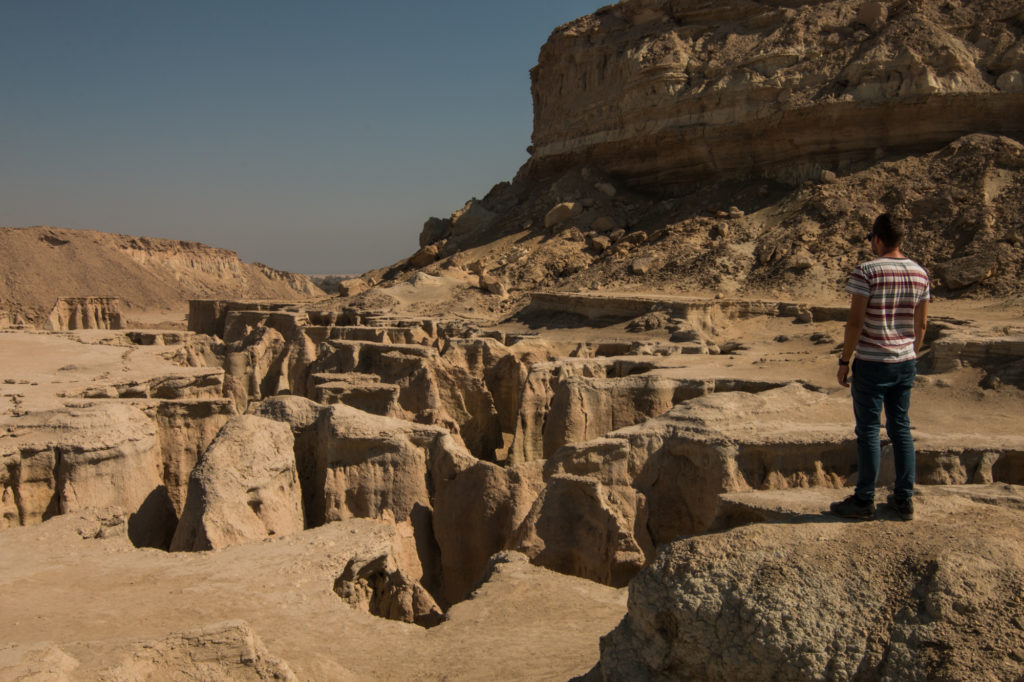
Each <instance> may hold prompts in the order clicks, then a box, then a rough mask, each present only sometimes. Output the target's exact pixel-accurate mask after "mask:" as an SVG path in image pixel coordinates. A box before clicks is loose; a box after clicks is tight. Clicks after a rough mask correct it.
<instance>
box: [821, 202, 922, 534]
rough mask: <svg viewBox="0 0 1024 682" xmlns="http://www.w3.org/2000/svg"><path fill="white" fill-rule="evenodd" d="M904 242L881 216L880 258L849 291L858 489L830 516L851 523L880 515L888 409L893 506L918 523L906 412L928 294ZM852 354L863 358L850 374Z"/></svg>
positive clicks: (846, 378) (847, 346) (844, 364)
mask: <svg viewBox="0 0 1024 682" xmlns="http://www.w3.org/2000/svg"><path fill="white" fill-rule="evenodd" d="M904 235H905V231H904V229H903V226H902V225H900V224H898V223H896V222H894V221H893V219H892V217H891V216H890V215H889V214H888V213H883V214H882V215H880V216H878V218H877V219H876V220H875V225H874V228H873V229H872V230H871V234H869V235H868V239H869V240H870V241H871V251H872V252H873V253H874V254H875V255H876V256H878V258H876V259H875V260H871V261H868V262H867V263H863V264H861V265H859V266H858V267H857V269H856V270H854V272H853V275H851V276H850V279H849V281H848V282H847V284H846V291H847V293H849V294H851V295H852V298H851V301H850V315H849V318H848V320H847V322H846V336H845V339H844V343H843V352H842V355H840V357H839V371H838V373H837V375H836V378H837V379H838V380H839V383H840V384H841V385H842V386H850V384H851V383H852V384H853V387H852V389H851V391H850V392H851V393H852V395H853V414H854V418H855V419H856V422H857V428H856V433H857V487H856V488H855V489H854V494H853V495H851V496H849V497H847V498H846V499H845V500H843V501H842V502H835V503H833V504H832V506H831V509H832V512H833V513H834V514H837V515H839V516H843V517H847V518H856V519H870V518H873V517H874V515H875V483H876V481H877V480H878V467H879V460H880V458H881V447H880V443H879V439H878V431H879V428H880V425H881V422H880V416H881V412H882V408H883V407H884V408H885V428H886V431H887V432H888V434H889V439H890V440H891V441H892V449H893V458H894V460H895V465H896V483H895V485H894V486H893V493H892V495H890V496H889V498H888V500H887V502H888V504H889V506H891V507H893V508H894V509H895V510H896V511H897V512H898V513H899V515H900V518H902V519H903V520H904V521H909V520H911V519H913V518H914V501H913V494H914V470H915V459H914V440H913V437H912V436H911V434H910V417H909V414H908V412H909V409H910V389H911V387H912V386H913V384H914V377H915V376H916V374H917V353H918V351H919V350H920V349H921V342H922V341H923V340H924V332H925V327H926V324H927V318H928V300H929V298H930V294H929V292H930V289H929V283H928V273H926V272H925V271H924V268H922V267H921V266H920V265H918V264H917V263H915V262H914V261H912V260H910V259H909V258H907V257H905V256H904V255H903V254H902V253H901V252H900V246H901V245H902V243H903V237H904ZM854 353H856V358H857V359H856V360H855V361H854V362H853V365H852V367H851V365H850V361H851V359H852V358H853V356H854ZM851 370H852V374H853V376H852V382H851V381H850V379H851V377H850V374H851Z"/></svg>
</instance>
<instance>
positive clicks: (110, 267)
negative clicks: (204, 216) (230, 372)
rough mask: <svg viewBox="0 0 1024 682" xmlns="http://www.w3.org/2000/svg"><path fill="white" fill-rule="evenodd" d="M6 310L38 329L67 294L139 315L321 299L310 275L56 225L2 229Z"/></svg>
mask: <svg viewBox="0 0 1024 682" xmlns="http://www.w3.org/2000/svg"><path fill="white" fill-rule="evenodd" d="M0 270H2V272H3V276H2V278H0V311H4V312H6V313H7V317H9V318H10V319H11V320H12V321H22V322H25V323H30V324H38V323H39V322H41V320H42V318H43V317H45V315H46V314H47V313H48V312H49V310H50V308H52V307H53V304H54V302H55V301H56V300H57V298H59V297H62V296H75V297H79V296H116V297H119V298H120V299H121V300H122V301H123V302H124V307H125V309H126V313H127V314H128V315H129V316H130V315H131V311H132V310H133V309H135V310H160V309H171V308H175V307H179V306H181V305H182V304H183V303H184V302H185V301H187V300H188V299H190V298H214V297H232V298H238V297H244V298H257V299H258V298H267V299H285V300H287V299H304V298H310V297H319V296H323V291H321V290H320V289H319V288H318V287H317V286H316V285H314V284H313V282H312V281H311V280H310V279H309V278H308V277H306V276H305V275H297V274H293V273H290V272H283V271H281V270H274V269H273V268H269V267H267V266H266V265H263V264H261V263H252V264H249V263H243V262H242V261H241V260H240V259H239V258H238V254H236V253H235V252H234V251H229V250H227V249H218V248H214V247H211V246H207V245H205V244H200V243H198V242H185V241H176V240H172V239H151V238H148V237H132V236H128V235H120V234H109V233H106V232H96V231H93V230H70V229H63V228H56V227H24V228H0Z"/></svg>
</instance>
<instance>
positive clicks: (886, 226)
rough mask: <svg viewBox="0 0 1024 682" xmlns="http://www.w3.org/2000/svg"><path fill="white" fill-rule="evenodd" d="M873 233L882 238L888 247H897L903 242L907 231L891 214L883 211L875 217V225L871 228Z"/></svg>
mask: <svg viewBox="0 0 1024 682" xmlns="http://www.w3.org/2000/svg"><path fill="white" fill-rule="evenodd" d="M871 234H873V235H874V236H876V237H878V238H879V239H881V240H882V243H883V244H885V246H886V248H889V249H895V248H897V247H898V246H899V245H900V244H902V243H903V238H904V237H905V236H906V234H907V233H906V230H904V229H903V226H902V225H900V224H899V223H897V222H894V221H893V219H892V216H891V215H889V214H888V213H883V214H882V215H880V216H878V217H877V218H875V226H874V227H873V228H871Z"/></svg>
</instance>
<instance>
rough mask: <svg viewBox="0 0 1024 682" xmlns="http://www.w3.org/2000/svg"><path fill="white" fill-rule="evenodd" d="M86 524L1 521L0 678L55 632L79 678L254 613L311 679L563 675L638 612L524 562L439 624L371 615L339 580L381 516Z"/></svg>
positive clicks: (376, 536) (608, 594)
mask: <svg viewBox="0 0 1024 682" xmlns="http://www.w3.org/2000/svg"><path fill="white" fill-rule="evenodd" d="M88 525H89V523H88V521H83V520H82V519H81V518H79V517H77V516H75V515H68V516H65V517H57V518H55V519H54V520H51V521H48V522H46V523H44V524H42V525H40V526H34V527H26V528H15V529H10V530H7V531H4V532H3V533H0V586H2V589H0V611H2V612H3V613H4V614H5V617H4V619H3V621H2V623H0V641H2V642H4V644H3V645H2V646H0V678H3V679H18V675H17V674H14V673H17V672H19V671H24V669H25V668H26V667H29V666H30V665H31V663H32V661H34V660H35V659H37V658H38V657H39V654H40V652H41V651H42V650H44V649H45V647H46V646H48V645H51V644H54V645H57V646H59V647H60V648H61V649H62V650H63V651H64V652H65V653H66V654H67V655H69V656H71V657H72V658H75V659H77V660H80V661H81V665H79V666H77V667H76V668H75V669H74V671H73V673H72V676H71V679H94V678H95V677H96V676H97V675H98V674H99V673H100V672H101V671H103V670H106V669H108V668H112V667H114V666H115V665H116V664H118V663H120V662H121V659H122V658H123V657H124V656H125V653H126V650H127V649H128V644H129V643H130V642H132V641H135V640H151V639H160V638H163V637H164V636H166V635H167V634H169V633H173V632H180V631H189V630H194V629H197V628H199V627H203V626H206V625H211V624H216V623H220V622H223V621H228V620H234V619H242V620H244V621H246V622H248V623H249V624H250V625H251V626H252V628H253V630H254V631H255V632H256V633H257V635H259V637H260V638H262V640H263V642H264V644H265V645H266V647H267V649H268V650H269V651H270V652H272V653H273V654H274V655H276V656H278V657H280V658H281V659H283V660H284V661H286V662H287V663H288V664H289V666H290V667H291V669H292V670H293V672H294V673H295V674H296V675H297V676H298V678H299V679H309V680H312V679H321V680H326V679H378V680H441V679H506V680H517V679H551V680H558V679H562V680H564V679H567V678H569V677H571V676H573V675H578V674H582V673H584V672H586V671H587V670H588V669H589V668H590V667H591V666H593V664H594V663H596V661H597V657H598V650H597V642H598V638H599V637H600V636H601V635H602V634H604V633H605V632H607V631H609V630H611V628H613V627H614V626H615V624H616V623H617V622H618V620H619V619H620V618H621V617H622V615H623V614H624V613H625V590H615V589H612V588H608V587H604V586H601V585H597V584H595V583H591V582H589V581H586V580H581V579H578V578H571V577H567V576H562V575H559V574H557V573H553V572H551V571H547V570H545V569H541V568H537V567H534V566H530V565H529V564H527V563H525V562H515V563H510V564H505V565H503V566H501V567H499V570H498V571H497V572H496V574H495V575H494V576H493V577H492V579H491V580H490V581H489V582H488V583H487V584H485V585H483V586H482V587H481V588H480V589H479V590H478V591H477V592H476V593H475V596H474V598H472V599H470V600H468V601H465V602H463V603H461V604H459V605H457V606H456V607H454V608H453V609H451V611H450V613H449V617H450V620H449V621H447V622H445V623H443V624H442V625H440V626H438V627H436V628H432V629H430V630H425V629H423V628H420V627H418V626H416V625H411V624H405V623H398V622H394V621H389V620H385V619H383V618H378V617H375V616H371V615H369V614H365V613H359V612H357V611H355V610H353V609H352V608H350V607H349V606H348V605H347V604H346V603H344V602H343V601H342V600H341V599H340V598H339V597H338V596H337V595H335V594H334V592H333V591H332V587H333V584H334V580H335V578H336V577H337V576H338V575H340V574H341V572H342V570H343V569H344V566H345V563H346V562H347V561H348V559H349V558H351V557H352V556H355V555H357V554H359V553H360V552H361V551H362V552H365V551H372V549H373V548H374V547H375V546H377V545H379V543H381V542H382V541H387V539H388V538H389V536H390V533H391V528H392V526H390V525H389V524H386V523H382V522H376V521H369V520H355V521H349V522H344V523H335V524H330V525H327V526H323V527H321V528H317V529H313V530H310V531H307V532H304V533H301V534H299V535H293V536H291V537H288V538H282V539H278V540H272V541H267V542H262V543H256V544H250V545H242V546H236V547H231V548H228V549H225V550H223V551H218V552H204V553H199V554H181V553H174V554H172V553H167V552H162V551H159V550H140V549H134V548H132V547H131V545H130V544H128V542H127V540H126V539H124V538H114V539H106V540H99V539H88V540H87V539H83V538H82V537H81V536H80V535H79V533H78V530H77V529H79V528H82V527H88ZM45 678H46V677H45V676H44V678H42V679H45Z"/></svg>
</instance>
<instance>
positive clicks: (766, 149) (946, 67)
mask: <svg viewBox="0 0 1024 682" xmlns="http://www.w3.org/2000/svg"><path fill="white" fill-rule="evenodd" d="M864 7H868V9H863V8H864ZM1022 12H1024V7H1021V5H1020V3H1016V2H1011V3H1006V2H1002V1H1001V0H988V1H984V0H977V1H975V2H969V3H957V4H956V5H955V6H953V5H949V4H947V3H943V2H939V1H937V0H927V1H925V2H896V3H886V2H876V3H853V2H839V1H831V2H796V3H780V2H772V1H752V2H739V3H717V4H714V5H709V4H708V3H706V2H698V1H696V0H693V1H684V2H647V1H640V0H633V1H631V2H620V3H617V4H615V5H611V6H609V7H605V8H603V9H602V10H599V11H598V12H596V13H595V14H592V15H590V16H586V17H582V18H580V19H577V20H576V21H573V22H570V23H568V24H566V25H564V26H562V27H559V28H558V29H557V30H555V32H554V33H553V34H552V35H551V37H550V38H549V39H548V42H547V43H546V44H545V45H544V47H543V48H542V49H541V53H540V59H539V63H538V64H537V66H536V67H535V68H534V69H533V71H532V72H531V76H532V81H533V100H534V127H533V147H532V155H531V163H532V164H533V165H534V167H535V169H536V170H539V171H543V172H551V171H556V170H562V169H565V168H567V167H571V166H574V165H580V164H581V163H584V164H588V165H593V166H597V167H600V168H602V169H603V170H605V171H606V172H608V173H611V174H612V175H615V176H617V177H621V178H624V179H626V182H627V183H628V184H631V185H635V186H641V187H646V188H655V189H658V190H663V189H664V187H665V186H666V185H672V184H675V185H680V184H683V183H687V182H691V181H693V180H694V179H698V178H699V179H706V178H707V176H708V175H730V174H732V175H751V174H753V175H757V176H759V177H765V176H774V177H777V178H780V179H786V180H793V179H797V180H803V179H808V178H812V179H815V180H816V179H818V177H819V175H820V173H821V171H822V169H831V170H833V171H835V170H842V169H844V168H845V167H847V166H848V164H850V163H851V162H859V161H864V160H870V159H872V158H875V157H876V156H877V155H884V154H889V153H901V154H905V153H913V152H921V151H930V150H931V149H934V148H936V147H938V146H940V145H943V144H945V143H948V142H951V141H952V140H954V139H956V138H957V137H960V136H961V135H963V134H964V133H965V132H968V131H975V130H984V131H986V132H991V133H1002V134H1007V135H1011V136H1020V135H1022V134H1024V122H1022V119H1021V117H1020V115H1019V113H1020V111H1021V110H1022V108H1024V90H1022V88H1021V87H1020V86H1019V84H1018V80H1019V79H1018V78H1017V77H1016V76H1014V74H1016V73H1020V72H1021V71H1024V56H1022V55H1024V49H1022V47H1021V46H1022V44H1024V43H1022V42H1021V40H1022V38H1021V32H1020V22H1021V13H1022Z"/></svg>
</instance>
